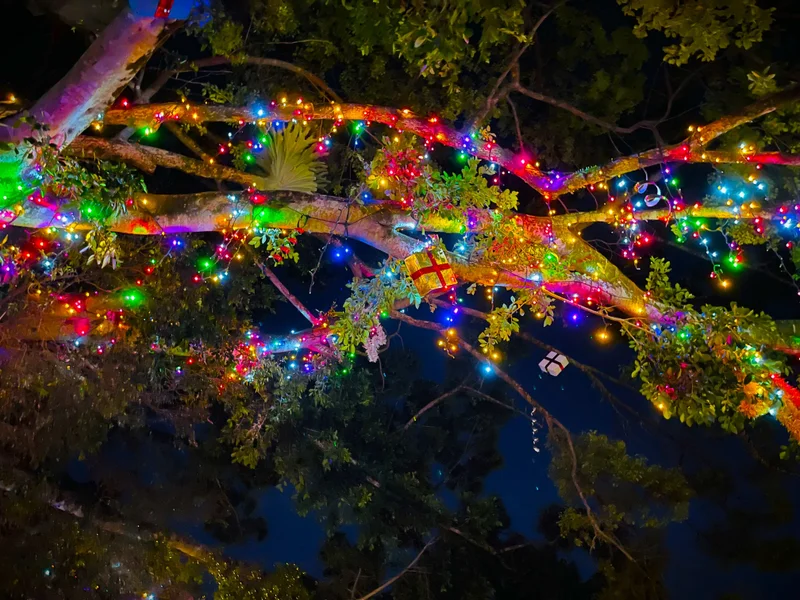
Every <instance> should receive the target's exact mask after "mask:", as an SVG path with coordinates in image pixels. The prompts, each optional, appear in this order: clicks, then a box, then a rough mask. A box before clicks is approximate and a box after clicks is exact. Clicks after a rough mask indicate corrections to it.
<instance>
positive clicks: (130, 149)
mask: <svg viewBox="0 0 800 600" xmlns="http://www.w3.org/2000/svg"><path fill="white" fill-rule="evenodd" d="M68 152H69V154H70V155H72V156H75V157H78V158H81V157H90V158H100V159H104V160H116V161H120V162H126V163H130V164H132V165H134V166H136V167H137V168H141V169H142V170H143V171H146V172H148V173H152V172H153V171H154V170H155V168H156V167H164V168H167V169H177V170H179V171H183V172H184V173H189V174H190V175H195V176H197V177H204V178H207V179H222V180H225V181H233V182H235V183H239V184H241V185H244V186H248V187H254V188H256V189H264V188H265V187H266V179H265V178H264V177H261V176H259V175H253V174H251V173H245V172H244V171H239V170H237V169H234V168H232V167H227V166H225V165H221V164H217V163H215V162H213V159H211V160H208V161H199V160H197V159H194V158H190V157H188V156H183V155H182V154H175V153H174V152H169V151H167V150H162V149H161V148H154V147H152V146H143V145H141V144H130V143H128V142H123V141H121V140H108V139H104V138H95V137H86V136H83V137H79V138H78V139H76V140H75V141H74V142H72V144H71V145H70V146H69V148H68Z"/></svg>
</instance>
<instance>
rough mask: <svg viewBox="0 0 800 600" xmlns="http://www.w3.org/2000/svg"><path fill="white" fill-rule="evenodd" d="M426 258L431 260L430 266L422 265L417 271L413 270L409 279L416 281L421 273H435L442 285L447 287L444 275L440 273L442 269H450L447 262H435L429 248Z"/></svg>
mask: <svg viewBox="0 0 800 600" xmlns="http://www.w3.org/2000/svg"><path fill="white" fill-rule="evenodd" d="M428 259H429V260H430V261H431V266H430V267H422V268H421V269H420V270H419V271H415V272H414V273H412V274H411V279H413V280H414V281H416V280H417V279H419V278H420V277H422V276H423V275H427V274H428V273H436V276H437V277H438V278H439V281H440V282H441V284H442V287H447V282H446V281H445V280H444V276H443V275H442V273H443V272H444V271H447V270H448V269H451V268H452V267H451V266H450V265H449V264H447V263H443V264H440V263H437V262H436V259H435V258H434V257H433V253H432V252H431V251H430V250H428Z"/></svg>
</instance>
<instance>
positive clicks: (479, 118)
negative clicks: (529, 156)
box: [471, 0, 567, 149]
mask: <svg viewBox="0 0 800 600" xmlns="http://www.w3.org/2000/svg"><path fill="white" fill-rule="evenodd" d="M566 3H567V0H562V1H561V2H559V3H558V4H556V5H555V6H553V7H552V8H551V9H550V10H548V11H547V12H546V13H544V14H543V15H542V16H541V17H539V20H538V21H536V24H535V25H534V26H533V29H531V32H530V33H529V34H528V41H527V42H526V43H524V44H521V45H520V47H519V48H518V49H517V50H516V51H515V52H514V53H513V54H512V55H511V59H510V60H509V61H508V65H507V66H506V69H505V71H503V72H502V73H501V74H500V77H498V78H497V81H496V82H495V84H494V87H493V88H492V91H491V92H490V93H489V96H488V97H487V98H486V103H485V104H484V106H483V108H482V109H481V110H480V112H479V113H478V114H477V115H475V118H474V119H472V126H471V129H475V128H477V127H479V126H480V124H481V123H482V122H483V120H484V119H485V118H486V116H487V115H488V114H489V113H490V112H492V110H493V109H494V107H495V106H497V103H498V102H499V101H500V100H502V99H503V98H507V96H508V92H509V91H510V90H511V89H512V88H513V84H512V85H509V86H506V87H505V88H503V90H500V86H501V85H502V84H503V82H504V81H505V80H506V77H508V74H509V73H511V71H512V70H514V69H519V59H520V58H522V55H523V54H524V53H525V51H526V50H527V49H528V48H530V47H531V45H533V42H534V40H535V38H536V32H537V31H539V28H540V27H541V26H542V24H543V23H544V22H545V21H546V20H547V17H549V16H550V15H551V14H553V11H555V10H556V9H557V8H560V7H561V6H563V5H564V4H566ZM521 148H522V144H521V143H520V149H521Z"/></svg>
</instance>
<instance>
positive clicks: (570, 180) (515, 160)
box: [105, 87, 800, 198]
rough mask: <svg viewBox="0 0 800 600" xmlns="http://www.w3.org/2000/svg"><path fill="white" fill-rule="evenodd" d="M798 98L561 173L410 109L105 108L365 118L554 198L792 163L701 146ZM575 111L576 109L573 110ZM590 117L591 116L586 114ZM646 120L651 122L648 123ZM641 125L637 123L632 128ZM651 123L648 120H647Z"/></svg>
mask: <svg viewBox="0 0 800 600" xmlns="http://www.w3.org/2000/svg"><path fill="white" fill-rule="evenodd" d="M798 98H800V87H798V88H793V89H791V90H787V91H785V92H780V93H778V94H775V95H773V96H770V97H769V98H765V99H763V100H760V101H759V102H756V103H754V104H752V105H750V106H749V107H747V108H745V109H743V110H742V111H741V112H740V113H739V114H738V115H736V116H731V117H723V118H721V119H718V120H716V121H714V122H712V123H710V124H709V125H706V126H704V127H699V128H698V130H697V132H696V133H694V134H693V135H692V136H691V137H690V138H688V139H687V140H685V141H684V142H682V143H680V144H675V145H673V146H668V147H666V148H656V149H653V150H648V151H646V152H642V153H639V154H634V155H632V156H626V157H622V158H618V159H615V160H613V161H611V162H609V163H607V164H606V165H604V166H602V167H595V168H592V169H588V170H585V171H578V172H575V173H571V174H570V173H568V174H564V175H558V174H545V173H543V172H542V171H541V170H540V169H539V168H537V167H536V166H535V164H534V163H532V162H531V161H530V160H529V159H528V158H526V157H524V156H520V155H518V154H516V153H514V152H511V151H510V150H506V149H504V148H501V147H499V146H497V145H496V144H493V143H491V142H487V141H485V140H475V139H473V138H472V137H470V132H468V131H466V132H465V131H458V130H456V129H454V128H452V127H450V126H448V125H446V124H444V123H442V122H441V121H440V120H439V119H438V118H436V117H431V118H429V119H420V118H417V117H415V116H414V115H413V114H412V113H411V112H410V111H408V110H398V109H395V108H387V107H379V106H370V105H361V104H332V105H330V106H323V107H315V106H313V105H311V104H308V103H306V104H302V105H300V106H297V105H294V106H293V105H281V106H276V107H269V108H268V107H257V106H252V107H225V106H215V105H198V106H190V107H189V108H187V106H186V105H184V104H178V103H167V104H151V105H142V106H135V107H132V108H130V109H127V110H121V109H116V110H110V111H108V112H107V113H106V116H105V122H106V123H108V124H112V125H131V124H138V125H147V124H151V123H153V122H154V118H155V117H154V115H155V114H156V113H160V114H161V113H163V115H164V118H179V119H185V120H186V121H187V122H190V123H191V122H206V121H223V122H235V123H238V122H239V121H246V122H252V121H267V120H271V119H280V120H286V121H288V120H292V119H296V120H298V121H304V120H306V121H310V120H331V121H343V120H349V121H367V122H371V121H374V122H378V123H383V124H385V125H389V126H391V127H394V128H396V129H398V130H399V131H408V132H410V133H413V134H415V135H418V136H420V137H423V138H425V139H427V140H430V141H432V142H439V143H441V144H444V145H446V146H450V147H452V148H466V149H467V150H468V151H469V152H470V154H473V155H475V156H477V157H478V158H481V159H484V160H488V161H492V162H495V163H497V164H499V165H502V166H503V167H505V168H506V169H507V170H509V171H511V172H512V173H514V174H515V175H517V176H518V177H519V178H520V179H522V180H523V181H525V182H526V183H527V184H528V185H530V186H531V187H532V188H533V189H534V190H536V191H538V192H540V193H541V194H543V195H545V197H546V198H554V197H556V196H560V195H563V194H568V193H572V192H575V191H578V190H580V189H583V188H585V187H588V186H590V185H593V184H596V183H601V182H604V181H607V180H608V179H612V178H614V177H618V176H620V175H624V174H626V173H630V172H633V171H636V170H639V169H642V168H644V167H649V166H653V165H656V164H661V163H664V162H702V163H724V162H734V163H738V162H753V163H761V164H786V165H796V164H798V162H800V158H798V157H796V156H793V155H782V154H779V153H771V152H768V153H763V154H753V155H752V157H751V158H750V160H748V158H747V155H745V154H736V153H723V152H711V151H704V150H703V148H704V146H705V145H707V144H708V143H709V142H710V141H712V140H713V139H716V138H717V137H719V136H720V135H722V134H724V133H726V132H728V131H730V130H731V129H734V128H736V127H738V126H739V125H742V124H743V123H747V122H749V121H752V120H753V119H756V118H758V117H761V116H763V115H766V114H768V113H770V112H773V111H775V110H777V109H778V108H780V107H781V106H784V105H785V104H787V103H789V102H793V101H795V100H797V99H798ZM575 110H577V109H575ZM587 116H589V115H587ZM648 123H649V122H648ZM639 126H641V127H644V126H645V125H636V126H632V127H639ZM646 126H650V125H646Z"/></svg>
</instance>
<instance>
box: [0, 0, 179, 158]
mask: <svg viewBox="0 0 800 600" xmlns="http://www.w3.org/2000/svg"><path fill="white" fill-rule="evenodd" d="M168 23H169V22H168V21H167V19H157V18H139V17H136V16H134V15H133V14H132V13H131V11H130V10H128V9H125V10H123V11H122V12H121V13H120V14H119V16H117V17H116V18H115V19H114V20H113V21H112V22H111V24H110V25H108V27H106V28H105V30H104V31H103V32H102V33H101V34H100V36H99V37H98V38H97V39H96V40H95V41H94V42H93V43H92V45H91V46H90V47H89V49H88V50H87V51H86V52H85V53H84V54H83V56H82V57H81V58H80V60H79V61H78V62H77V63H76V64H75V66H74V67H73V68H72V69H71V70H70V71H69V72H68V73H67V74H66V75H65V76H64V77H63V78H62V79H61V81H59V82H58V83H57V84H56V85H54V86H53V87H52V88H50V90H49V91H48V92H47V93H46V94H45V95H44V96H42V98H40V99H39V101H38V102H36V104H34V106H33V108H31V110H30V111H29V114H30V115H31V116H33V117H34V118H35V119H36V120H37V121H39V122H40V123H44V124H47V125H48V126H49V129H48V134H49V135H50V136H52V138H53V139H54V141H55V142H56V143H58V144H59V145H67V144H69V143H70V142H71V141H72V140H73V139H74V138H75V137H76V136H78V135H79V134H80V133H82V132H83V131H84V130H85V129H86V128H87V127H88V126H89V125H90V124H91V122H92V121H94V120H95V119H97V118H98V115H102V113H103V112H104V111H105V110H106V108H107V107H108V106H109V105H110V104H111V103H112V102H113V101H114V99H115V98H116V97H117V96H118V95H119V93H120V92H121V91H122V90H123V89H124V88H125V86H127V85H128V82H129V81H130V80H131V79H132V78H133V76H134V75H135V74H136V73H137V72H138V71H139V69H140V68H141V67H142V65H143V64H144V63H145V62H146V61H147V59H148V57H149V56H150V54H152V52H153V51H154V50H155V49H156V48H157V47H158V46H159V44H161V43H162V42H163V41H164V40H165V39H166V37H167V36H168V35H169V33H170V32H171V31H172V30H173V29H174V27H173V26H171V25H169V24H168ZM31 132H32V129H31V127H30V126H24V127H17V128H11V129H8V128H4V127H0V139H2V140H3V141H17V142H18V141H20V140H22V138H24V137H28V136H29V135H30V134H31Z"/></svg>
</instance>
